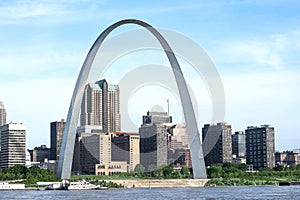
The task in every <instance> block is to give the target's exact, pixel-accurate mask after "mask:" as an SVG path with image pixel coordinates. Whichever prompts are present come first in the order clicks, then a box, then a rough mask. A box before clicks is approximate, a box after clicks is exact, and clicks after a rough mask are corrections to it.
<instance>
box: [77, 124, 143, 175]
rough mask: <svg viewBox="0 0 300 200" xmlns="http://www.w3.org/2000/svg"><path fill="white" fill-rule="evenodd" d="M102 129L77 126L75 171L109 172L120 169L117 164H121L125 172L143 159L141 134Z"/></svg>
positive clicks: (86, 172) (131, 169) (107, 173)
mask: <svg viewBox="0 0 300 200" xmlns="http://www.w3.org/2000/svg"><path fill="white" fill-rule="evenodd" d="M100 128H101V126H91V125H87V126H83V127H79V128H78V129H77V138H76V143H75V153H74V158H73V160H74V161H73V171H75V172H79V173H85V174H97V175H103V174H106V175H109V174H110V173H109V172H111V173H112V172H116V171H115V170H118V168H116V169H115V168H114V166H120V165H121V166H122V167H121V168H122V170H123V171H122V172H131V171H133V170H134V167H135V166H136V165H137V164H139V159H140V157H139V135H138V133H128V132H113V133H101V132H102V130H101V129H100ZM96 165H101V166H100V167H99V166H98V167H99V168H98V167H97V168H95V166H96ZM106 168H107V169H106ZM121 168H120V169H121ZM124 170H125V171H124Z"/></svg>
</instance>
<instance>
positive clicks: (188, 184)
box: [110, 179, 209, 188]
mask: <svg viewBox="0 0 300 200" xmlns="http://www.w3.org/2000/svg"><path fill="white" fill-rule="evenodd" d="M208 181H209V179H137V180H110V182H113V183H116V184H121V185H124V187H125V188H195V187H204V186H205V184H206V183H207V182H208Z"/></svg>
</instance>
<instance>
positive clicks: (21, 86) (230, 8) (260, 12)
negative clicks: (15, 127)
mask: <svg viewBox="0 0 300 200" xmlns="http://www.w3.org/2000/svg"><path fill="white" fill-rule="evenodd" d="M168 3H171V4H172V6H171V7H170V6H167V4H168ZM297 8H299V3H298V2H296V1H288V2H287V3H286V1H285V2H280V1H277V2H271V1H266V2H264V3H259V2H256V1H240V2H229V3H224V2H216V1H213V2H211V1H202V2H197V1H192V2H190V4H189V5H186V4H184V3H183V2H179V1H178V2H176V1H175V2H173V1H172V2H170V1H166V2H155V3H153V4H152V5H151V6H150V5H149V4H147V3H138V2H136V1H132V2H130V3H128V4H126V5H125V4H122V3H120V4H118V5H117V3H116V2H112V4H109V3H107V2H105V1H103V2H100V3H98V4H94V3H91V2H89V1H86V2H83V1H74V2H72V3H67V2H65V1H63V2H58V1H44V2H43V3H40V2H39V1H12V3H9V2H6V1H5V2H1V3H0V10H1V12H0V13H1V14H0V19H1V20H0V21H1V22H0V26H1V27H2V28H3V29H2V30H3V31H2V32H1V35H0V43H1V49H0V50H1V59H0V69H1V74H2V77H3V78H1V81H0V90H1V99H0V101H2V102H3V104H4V106H5V108H6V112H7V122H10V121H13V122H22V123H25V124H26V125H27V138H28V144H27V145H28V146H27V147H29V148H32V147H34V146H39V145H40V144H47V146H49V141H50V138H49V131H50V130H49V123H50V122H51V121H54V120H57V119H61V118H66V115H67V110H68V107H69V101H70V99H71V94H72V89H73V86H74V83H75V81H76V76H77V74H78V71H79V69H80V67H81V65H82V63H83V59H84V57H85V55H86V53H87V51H88V49H89V47H90V46H91V44H92V42H93V41H94V40H95V38H96V36H97V35H98V34H99V33H100V32H101V31H102V30H103V29H104V28H105V27H107V25H109V24H111V23H113V22H116V21H117V20H118V19H120V18H130V17H133V18H138V19H142V20H144V21H147V22H149V23H151V24H152V25H154V26H156V27H160V28H166V29H171V30H175V31H178V32H180V33H182V34H184V35H186V36H188V37H190V38H191V39H192V40H194V41H196V42H197V43H198V44H200V45H201V46H202V47H203V48H204V49H206V51H207V53H208V54H209V56H210V57H211V58H212V60H213V61H214V62H215V64H216V67H217V69H218V70H219V73H220V75H221V78H222V79H223V84H224V87H225V94H226V102H227V111H226V118H225V120H224V121H226V122H229V123H230V124H232V130H233V131H240V130H245V129H246V127H247V126H251V125H262V124H271V125H272V126H274V127H275V130H276V140H275V141H276V145H275V147H276V149H278V150H286V149H294V148H299V146H298V144H297V141H298V140H299V139H300V136H299V134H297V132H295V131H294V130H293V129H292V127H293V126H292V125H293V124H297V119H298V116H297V113H298V112H299V111H300V107H299V105H298V103H297V102H299V100H300V94H299V90H298V88H297V85H299V81H300V73H299V67H298V66H299V58H297V55H298V54H299V50H300V42H299V36H300V30H299V28H298V26H297V25H298V24H299V14H298V12H297ZM91 11H92V12H91ZM15 13H17V14H15ZM154 15H155V16H154ZM162 18H163V19H164V20H161V19H162ZM124 29H125V30H127V28H124ZM124 29H123V30H124ZM121 31H122V30H120V31H119V32H121ZM24 38H26V39H24ZM150 53H151V52H150ZM153 55H154V56H153ZM153 55H152V57H155V53H153ZM147 56H149V57H151V55H147ZM136 57H137V56H133V58H134V59H136ZM125 61H126V60H125ZM123 62H124V61H123ZM135 62H138V61H136V60H134V61H132V63H133V65H136V63H135ZM132 63H131V62H128V60H127V63H122V62H120V63H118V64H123V65H124V66H128V65H130V64H132ZM138 63H144V64H147V62H142V61H139V62H138ZM163 64H164V63H163ZM297 67H298V68H297ZM103 78H107V81H108V82H110V83H115V84H116V83H118V78H119V77H118V76H109V77H103ZM188 80H189V81H190V83H189V84H190V85H192V86H193V85H196V92H195V86H194V87H192V88H193V89H194V92H195V94H196V96H197V100H198V102H199V111H198V113H199V120H200V122H199V125H198V129H201V127H202V126H203V124H205V123H209V122H210V115H211V111H210V110H211V105H210V99H209V94H208V92H207V90H206V89H205V86H204V87H201V89H204V90H201V91H197V86H198V85H203V81H202V79H201V78H199V77H198V78H197V79H195V77H191V78H190V77H188ZM16 91H17V92H16ZM155 92H158V94H159V95H158V96H159V97H158V98H157V99H155V100H153V99H151V98H150V99H151V100H152V101H149V100H147V98H146V97H149V96H151V95H153V94H154V93H155ZM147 93H150V94H147ZM167 99H170V115H172V116H173V117H174V121H175V122H177V123H180V122H181V121H182V114H181V111H180V109H178V107H179V104H178V102H177V100H176V98H175V97H174V96H173V95H172V93H170V92H168V91H166V90H165V89H164V88H159V87H157V86H153V87H150V86H149V87H145V88H144V90H142V89H141V90H140V91H138V92H137V93H136V95H135V96H133V97H132V100H131V101H132V102H131V104H132V105H134V106H136V107H138V108H139V109H137V111H133V109H130V112H131V113H130V117H132V118H133V121H134V122H135V123H137V124H138V125H140V124H141V121H140V116H142V114H143V113H145V112H146V111H148V110H150V109H151V107H152V106H155V105H157V104H158V105H160V106H161V107H163V108H164V109H165V111H166V107H167V103H166V100H167ZM20 101H22V103H20ZM121 124H122V123H121ZM135 131H136V130H135Z"/></svg>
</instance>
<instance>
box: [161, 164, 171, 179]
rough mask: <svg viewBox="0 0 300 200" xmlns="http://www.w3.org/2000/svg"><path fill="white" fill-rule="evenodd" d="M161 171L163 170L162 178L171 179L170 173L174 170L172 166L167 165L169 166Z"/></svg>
mask: <svg viewBox="0 0 300 200" xmlns="http://www.w3.org/2000/svg"><path fill="white" fill-rule="evenodd" d="M162 170H163V175H164V177H171V176H172V173H173V171H174V168H173V166H172V165H169V166H166V167H163V168H162Z"/></svg>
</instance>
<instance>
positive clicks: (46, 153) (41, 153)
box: [27, 145, 51, 163]
mask: <svg viewBox="0 0 300 200" xmlns="http://www.w3.org/2000/svg"><path fill="white" fill-rule="evenodd" d="M27 151H28V152H29V154H30V161H31V162H40V163H43V162H44V161H45V159H48V160H50V153H51V150H50V148H47V146H46V145H41V146H40V147H34V149H27Z"/></svg>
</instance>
